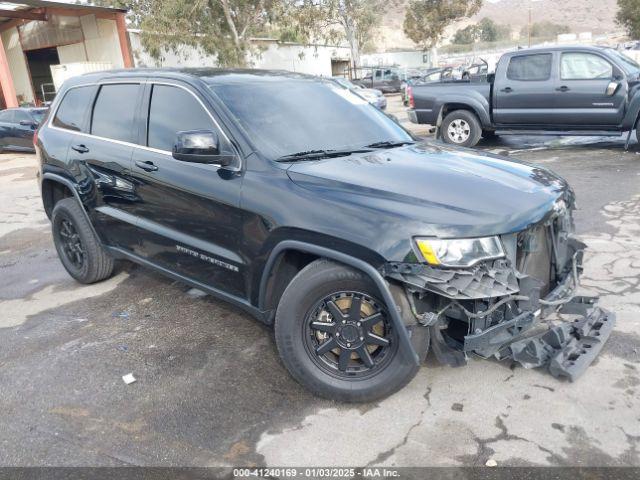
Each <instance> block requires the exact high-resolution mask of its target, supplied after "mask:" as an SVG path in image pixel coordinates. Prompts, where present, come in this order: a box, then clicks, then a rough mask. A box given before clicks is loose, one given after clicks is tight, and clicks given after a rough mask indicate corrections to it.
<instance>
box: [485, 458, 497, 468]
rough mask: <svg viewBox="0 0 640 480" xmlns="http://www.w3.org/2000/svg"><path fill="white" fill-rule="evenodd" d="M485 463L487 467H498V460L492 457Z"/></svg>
mask: <svg viewBox="0 0 640 480" xmlns="http://www.w3.org/2000/svg"><path fill="white" fill-rule="evenodd" d="M485 465H486V466H487V467H497V466H498V462H496V461H495V460H494V459H493V458H490V459H489V460H487V463H485Z"/></svg>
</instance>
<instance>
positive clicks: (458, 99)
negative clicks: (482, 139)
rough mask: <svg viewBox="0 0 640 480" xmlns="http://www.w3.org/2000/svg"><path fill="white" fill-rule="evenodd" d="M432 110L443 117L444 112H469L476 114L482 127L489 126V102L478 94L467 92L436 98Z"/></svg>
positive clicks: (471, 91)
mask: <svg viewBox="0 0 640 480" xmlns="http://www.w3.org/2000/svg"><path fill="white" fill-rule="evenodd" d="M434 107H435V108H434V110H435V111H437V112H439V114H438V116H440V115H442V116H443V117H444V116H445V115H443V113H444V111H445V110H449V111H453V110H461V109H462V110H470V111H472V112H474V113H475V114H476V116H477V117H478V120H480V124H481V125H482V126H483V127H490V126H491V116H490V114H489V112H490V108H491V107H490V106H489V101H488V100H487V99H486V98H485V97H484V95H482V94H480V93H479V92H476V91H473V90H469V91H465V93H464V95H462V94H458V93H455V94H445V95H443V96H441V97H439V98H438V100H437V102H436V104H435V105H434Z"/></svg>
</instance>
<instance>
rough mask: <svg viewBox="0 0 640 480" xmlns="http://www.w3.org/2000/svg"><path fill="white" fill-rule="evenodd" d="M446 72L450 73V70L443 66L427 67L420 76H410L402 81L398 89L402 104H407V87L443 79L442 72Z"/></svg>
mask: <svg viewBox="0 0 640 480" xmlns="http://www.w3.org/2000/svg"><path fill="white" fill-rule="evenodd" d="M447 72H449V73H450V72H451V70H450V69H444V68H430V69H427V70H426V71H425V72H424V73H423V75H422V76H421V77H419V78H410V79H408V80H407V81H406V82H403V84H402V86H401V90H400V95H401V98H402V103H403V105H404V106H405V107H406V106H408V105H409V95H408V94H407V92H408V87H412V86H413V85H422V84H424V83H432V82H440V81H442V80H443V74H446V73H447Z"/></svg>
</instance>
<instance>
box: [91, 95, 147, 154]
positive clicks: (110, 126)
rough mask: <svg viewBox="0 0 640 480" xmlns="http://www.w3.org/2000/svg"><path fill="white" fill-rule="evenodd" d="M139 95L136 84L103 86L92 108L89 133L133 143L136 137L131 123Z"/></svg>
mask: <svg viewBox="0 0 640 480" xmlns="http://www.w3.org/2000/svg"><path fill="white" fill-rule="evenodd" d="M139 94H140V85H138V84H116V85H103V86H102V87H101V88H100V92H99V93H98V98H97V99H96V103H95V106H94V107H93V117H92V120H91V133H92V134H93V135H97V136H98V137H103V138H110V139H113V140H120V141H122V142H129V143H133V142H134V140H135V137H136V135H135V134H134V128H133V127H134V123H133V122H134V117H135V112H136V105H137V104H138V99H139Z"/></svg>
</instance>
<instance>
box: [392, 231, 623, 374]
mask: <svg viewBox="0 0 640 480" xmlns="http://www.w3.org/2000/svg"><path fill="white" fill-rule="evenodd" d="M567 246H568V250H567V257H568V258H570V259H572V260H570V262H571V263H570V264H572V267H571V268H568V269H567V272H566V274H565V276H564V278H563V279H562V280H561V281H560V282H559V283H557V284H556V285H555V287H554V288H553V290H551V291H550V292H548V293H547V294H546V295H545V296H544V297H543V298H541V296H540V295H539V294H540V293H541V291H540V282H538V281H536V280H535V279H532V278H530V277H528V276H527V275H525V274H522V273H520V272H518V271H516V270H515V269H514V268H513V267H512V266H511V265H510V263H509V262H506V261H505V260H498V261H495V262H493V263H490V264H485V265H479V266H477V267H475V268H473V269H467V270H444V269H435V268H432V267H429V266H424V265H420V266H416V265H391V266H390V268H389V271H387V272H386V273H387V276H388V277H390V278H393V279H395V280H396V281H399V282H400V283H401V284H402V285H403V286H404V288H405V290H406V291H407V295H408V297H409V298H412V296H416V295H417V297H418V298H432V299H433V298H438V299H440V302H441V303H439V304H436V305H437V309H435V310H436V312H437V313H433V311H434V308H433V307H432V308H431V309H429V310H425V309H420V308H415V307H416V305H414V308H413V311H414V315H417V316H418V317H419V319H418V323H419V324H421V325H425V326H427V327H428V328H429V331H430V335H429V336H430V338H431V348H432V350H433V352H434V353H435V355H436V357H437V358H438V360H440V361H441V362H442V363H444V364H447V365H450V366H461V365H464V364H466V359H467V357H468V355H477V356H480V357H482V358H490V357H492V356H495V357H496V358H498V359H513V360H514V361H516V362H518V363H520V364H521V365H522V366H524V367H525V368H537V367H542V368H547V369H548V371H549V372H550V373H551V374H552V375H553V376H555V377H566V378H568V379H569V380H572V381H573V380H575V379H577V378H578V377H579V376H580V375H581V374H582V373H584V371H585V370H586V369H587V367H588V366H589V365H590V364H591V363H592V362H593V360H594V359H595V358H596V356H597V355H598V354H599V352H600V351H601V349H602V347H603V345H604V343H605V342H606V340H607V339H608V338H609V335H610V333H611V331H612V329H613V326H614V324H615V315H614V314H613V313H611V312H609V311H607V310H605V309H603V308H601V307H599V306H598V305H597V298H596V297H584V296H577V295H576V290H577V286H578V278H579V275H580V273H581V271H582V258H583V252H584V248H585V245H584V244H582V243H580V242H578V241H577V240H575V239H570V240H569V241H568V242H567ZM465 301H466V302H467V305H469V302H474V301H475V302H481V303H482V301H487V304H486V307H485V309H486V310H487V311H486V312H483V311H482V310H481V311H480V312H478V311H476V312H475V314H474V313H473V312H469V311H468V310H465V309H464V308H463V306H462V303H461V302H465ZM501 303H502V304H504V306H505V307H509V308H511V309H512V311H514V310H517V312H518V313H517V314H515V315H513V316H511V317H509V318H501V319H499V320H497V321H491V322H489V321H488V319H489V318H491V317H493V314H490V310H491V308H487V307H489V305H491V304H493V305H495V306H496V307H498V306H499V305H500V304H501ZM443 304H444V305H447V306H446V308H443V307H442V305H443ZM452 305H453V309H454V310H455V309H456V308H458V309H459V310H462V311H464V312H466V314H468V316H469V319H468V321H469V322H470V323H469V328H468V332H466V333H465V334H464V335H463V336H462V337H460V338H458V339H457V340H456V339H452V338H451V337H450V336H448V335H447V334H446V332H447V331H448V328H449V325H448V322H447V320H445V318H444V317H445V316H446V313H443V312H450V311H451V310H448V309H449V308H450V307H451V306H452ZM423 306H424V304H423ZM500 308H502V307H500ZM419 311H422V312H424V313H422V314H419V313H418V312H419ZM478 313H479V314H478ZM485 313H486V316H485ZM556 314H558V315H561V316H562V317H558V321H557V322H556V321H555V320H550V317H551V316H552V315H556ZM420 315H421V316H420ZM471 315H475V317H476V318H479V320H478V321H474V320H473V317H471ZM566 316H570V318H567V317H566ZM541 320H545V321H548V322H549V323H550V324H552V326H550V327H549V328H546V329H542V326H541V324H540V322H541ZM471 322H474V323H473V324H472V323H471ZM483 322H484V323H485V326H483V327H481V328H478V324H481V323H483ZM452 340H453V341H452Z"/></svg>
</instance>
